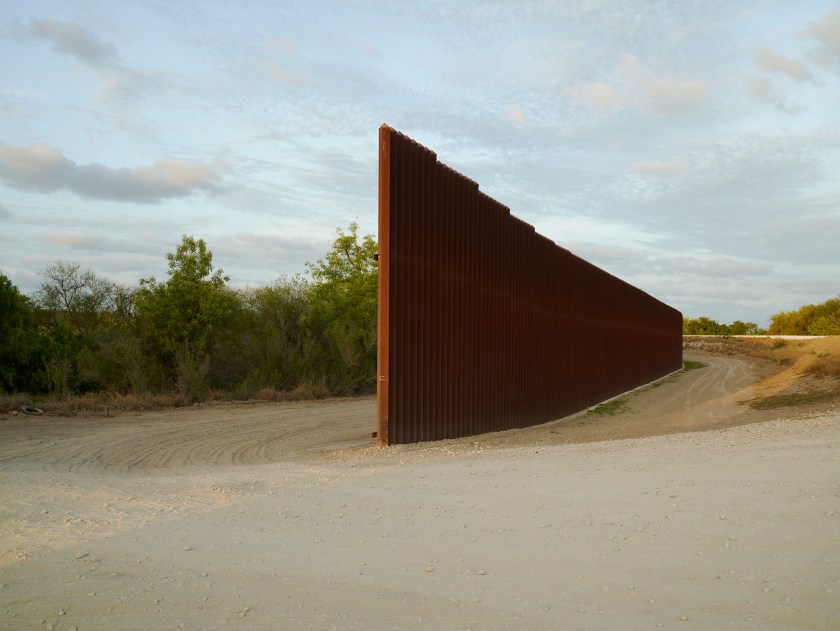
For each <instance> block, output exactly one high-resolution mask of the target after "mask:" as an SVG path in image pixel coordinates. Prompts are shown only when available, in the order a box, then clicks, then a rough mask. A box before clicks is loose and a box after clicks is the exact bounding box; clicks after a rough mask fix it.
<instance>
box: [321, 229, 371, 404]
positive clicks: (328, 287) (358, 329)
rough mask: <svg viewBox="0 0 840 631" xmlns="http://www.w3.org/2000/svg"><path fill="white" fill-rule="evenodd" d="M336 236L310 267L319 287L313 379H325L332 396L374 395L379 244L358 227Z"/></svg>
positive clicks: (339, 231) (339, 232)
mask: <svg viewBox="0 0 840 631" xmlns="http://www.w3.org/2000/svg"><path fill="white" fill-rule="evenodd" d="M336 233H337V234H338V238H337V239H336V240H335V241H334V242H333V245H332V248H331V249H330V251H329V252H327V255H326V256H325V257H324V258H323V259H319V260H318V261H316V262H315V263H307V267H308V268H309V271H310V273H311V274H312V278H313V280H314V284H313V286H312V288H311V290H310V292H309V295H310V301H309V302H310V311H309V314H308V324H309V327H310V338H309V340H308V342H307V348H306V349H305V356H306V358H307V361H308V363H309V369H310V377H314V378H318V377H321V378H323V379H325V380H326V383H327V387H328V388H329V389H330V390H331V391H333V392H336V393H342V394H344V393H358V392H363V391H370V390H372V389H373V388H374V386H375V373H376V299H377V272H378V267H379V265H378V263H377V261H375V260H374V254H375V253H376V251H377V245H376V241H375V240H374V238H373V236H372V235H365V236H364V237H360V236H359V226H358V224H357V223H355V222H353V223H351V224H350V225H349V226H348V228H347V231H346V232H345V231H343V230H342V229H340V228H339V229H338V230H337V231H336Z"/></svg>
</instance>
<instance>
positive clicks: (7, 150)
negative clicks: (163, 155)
mask: <svg viewBox="0 0 840 631" xmlns="http://www.w3.org/2000/svg"><path fill="white" fill-rule="evenodd" d="M218 178H219V176H218V174H217V173H216V172H215V171H214V169H212V168H210V167H209V166H206V165H202V164H193V163H189V162H183V161H177V160H160V161H157V162H155V163H153V164H152V165H151V166H141V167H134V168H117V169H114V168H110V167H106V166H104V165H101V164H97V163H92V164H81V165H80V164H76V163H75V162H73V161H72V160H68V159H67V158H66V157H64V156H63V155H62V154H61V153H60V152H58V151H57V150H55V149H54V148H53V147H50V146H49V145H34V146H29V147H21V146H16V145H8V144H2V143H0V179H3V180H4V181H5V182H6V184H8V185H9V186H11V187H12V188H16V189H19V190H24V191H37V192H42V193H50V192H54V191H59V190H68V191H71V192H73V193H75V194H76V195H78V196H80V197H87V198H91V199H110V200H115V201H127V202H138V203H146V204H148V203H156V202H159V201H161V200H163V199H167V198H173V197H184V196H187V195H192V194H194V193H196V192H198V191H199V190H205V191H215V190H217V189H218V188H219V187H218V185H217V184H215V181H216V180H217V179H218Z"/></svg>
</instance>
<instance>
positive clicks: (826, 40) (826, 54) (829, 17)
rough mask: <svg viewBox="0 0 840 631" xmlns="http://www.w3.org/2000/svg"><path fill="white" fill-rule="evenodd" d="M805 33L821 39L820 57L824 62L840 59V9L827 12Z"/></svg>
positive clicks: (818, 39)
mask: <svg viewBox="0 0 840 631" xmlns="http://www.w3.org/2000/svg"><path fill="white" fill-rule="evenodd" d="M804 34H805V35H806V36H809V37H813V38H814V39H816V40H817V41H819V43H820V44H821V49H820V51H819V52H820V58H821V60H822V61H823V62H825V63H829V62H831V61H834V62H838V61H840V11H833V12H832V13H827V14H826V15H824V16H823V17H822V18H820V19H819V20H817V21H816V22H814V23H812V24H811V25H810V26H809V27H808V28H807V29H806V30H805V31H804Z"/></svg>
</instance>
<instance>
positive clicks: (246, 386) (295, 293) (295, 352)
mask: <svg viewBox="0 0 840 631" xmlns="http://www.w3.org/2000/svg"><path fill="white" fill-rule="evenodd" d="M310 289H311V283H310V282H309V281H307V280H306V279H305V278H303V277H302V276H300V275H295V276H291V277H289V276H281V277H280V278H278V279H277V280H276V281H275V282H274V283H273V284H272V285H269V286H267V287H259V288H257V289H249V290H247V291H245V292H242V294H241V296H240V300H241V301H242V303H243V314H242V322H243V323H245V325H246V328H245V330H243V331H241V333H240V337H239V339H237V340H236V344H237V346H238V348H239V349H240V351H239V355H241V357H240V361H243V362H246V363H247V366H248V368H247V370H246V371H245V372H246V375H245V379H244V382H243V383H242V384H241V387H240V390H241V392H242V394H243V396H250V395H252V394H253V393H254V392H255V391H256V390H258V389H260V388H263V387H272V388H277V389H280V390H291V389H293V388H294V387H295V386H297V385H299V384H300V382H301V381H302V379H303V377H304V372H305V370H304V347H305V342H306V339H307V336H308V329H307V322H306V318H307V314H308V311H309V302H308V301H309V292H310Z"/></svg>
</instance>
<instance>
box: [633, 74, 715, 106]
mask: <svg viewBox="0 0 840 631" xmlns="http://www.w3.org/2000/svg"><path fill="white" fill-rule="evenodd" d="M644 88H645V90H646V92H647V94H648V97H649V98H648V101H647V105H648V106H649V107H650V108H652V109H653V110H656V111H660V112H678V111H681V110H688V109H692V108H694V107H696V106H697V105H699V104H700V103H701V102H702V101H703V100H704V99H705V98H706V92H707V88H706V84H705V83H704V82H703V81H700V80H699V79H687V80H682V81H680V80H675V79H650V80H648V81H646V82H645V84H644Z"/></svg>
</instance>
